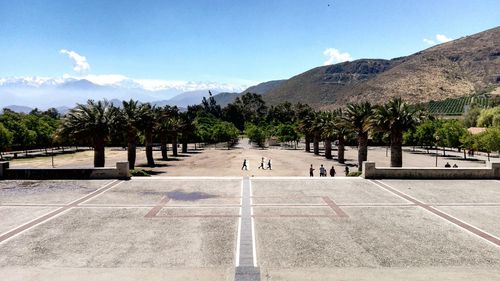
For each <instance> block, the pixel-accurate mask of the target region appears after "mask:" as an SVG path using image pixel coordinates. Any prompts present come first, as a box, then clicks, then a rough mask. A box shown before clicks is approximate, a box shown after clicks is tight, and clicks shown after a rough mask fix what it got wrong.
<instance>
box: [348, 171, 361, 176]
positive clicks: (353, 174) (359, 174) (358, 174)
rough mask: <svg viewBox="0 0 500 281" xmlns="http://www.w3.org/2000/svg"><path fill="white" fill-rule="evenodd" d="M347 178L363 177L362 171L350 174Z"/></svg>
mask: <svg viewBox="0 0 500 281" xmlns="http://www.w3.org/2000/svg"><path fill="white" fill-rule="evenodd" d="M347 176H348V177H359V176H361V172H360V171H354V172H350V173H349V174H348V175H347Z"/></svg>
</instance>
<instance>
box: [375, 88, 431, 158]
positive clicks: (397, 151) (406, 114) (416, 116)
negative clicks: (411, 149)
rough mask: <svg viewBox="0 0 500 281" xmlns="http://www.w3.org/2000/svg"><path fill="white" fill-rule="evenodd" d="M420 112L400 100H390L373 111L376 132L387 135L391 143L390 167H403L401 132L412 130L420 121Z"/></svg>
mask: <svg viewBox="0 0 500 281" xmlns="http://www.w3.org/2000/svg"><path fill="white" fill-rule="evenodd" d="M421 118H422V112H420V111H419V110H417V109H416V108H414V107H411V106H410V105H408V104H407V103H406V102H404V101H403V100H402V99H401V98H399V97H398V98H392V99H391V100H389V102H387V103H386V104H384V105H382V106H379V107H377V108H376V109H375V115H374V126H375V129H376V130H379V131H382V132H386V133H388V134H389V138H390V143H391V167H402V166H403V153H402V148H401V147H402V143H403V132H404V131H406V130H409V129H411V128H414V127H415V126H416V125H417V124H418V123H419V122H420V120H421Z"/></svg>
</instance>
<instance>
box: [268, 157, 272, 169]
mask: <svg viewBox="0 0 500 281" xmlns="http://www.w3.org/2000/svg"><path fill="white" fill-rule="evenodd" d="M267 168H268V169H269V170H272V168H271V159H269V160H268V161H267Z"/></svg>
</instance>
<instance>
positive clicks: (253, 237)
mask: <svg viewBox="0 0 500 281" xmlns="http://www.w3.org/2000/svg"><path fill="white" fill-rule="evenodd" d="M248 188H249V190H250V215H251V217H250V219H251V221H252V253H253V254H252V256H253V266H254V267H257V249H256V248H257V247H256V245H255V222H254V219H253V204H252V196H253V191H252V180H250V179H248Z"/></svg>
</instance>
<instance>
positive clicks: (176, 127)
mask: <svg viewBox="0 0 500 281" xmlns="http://www.w3.org/2000/svg"><path fill="white" fill-rule="evenodd" d="M183 126H184V124H183V122H182V119H181V118H180V117H179V116H176V117H173V118H171V119H170V120H169V128H170V137H171V139H172V155H174V156H178V154H177V140H178V137H179V131H180V130H181V128H182V127H183Z"/></svg>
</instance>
